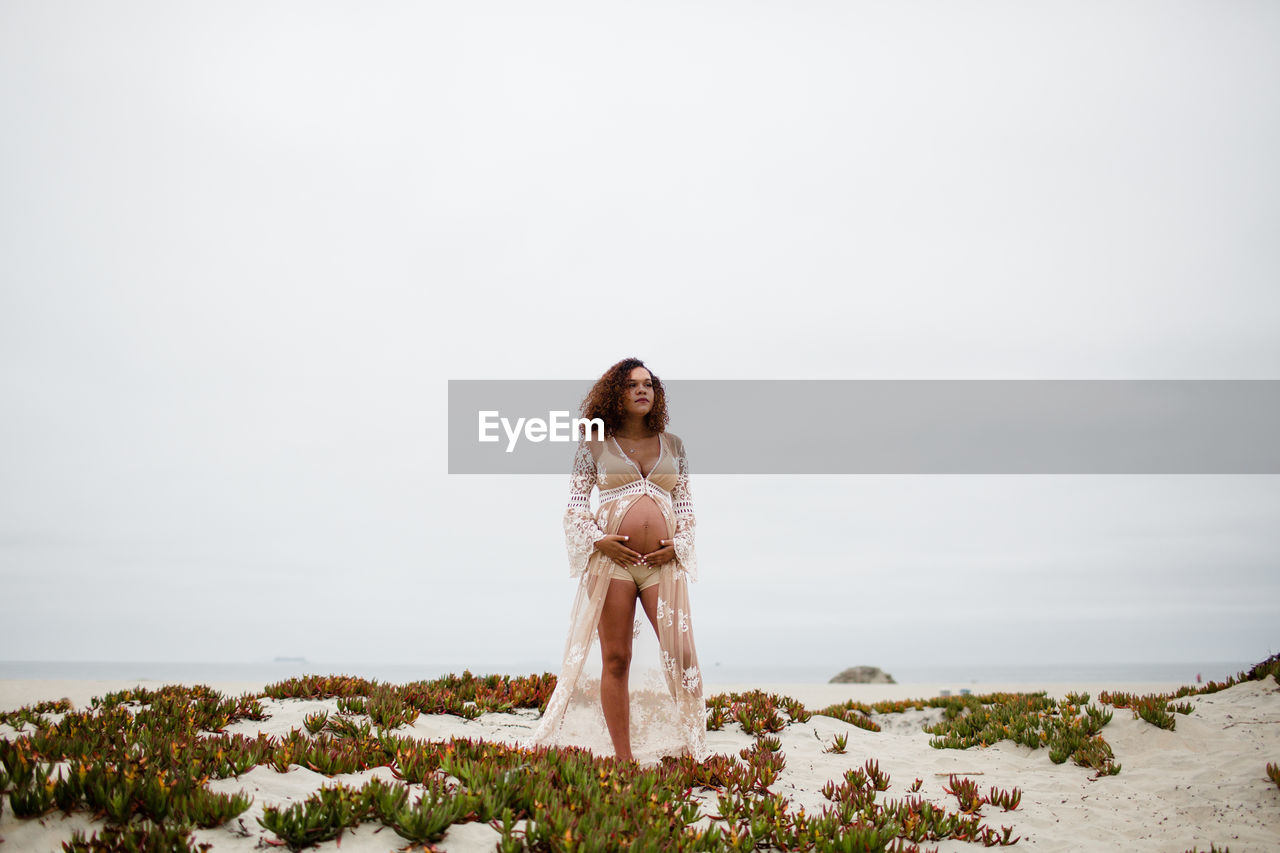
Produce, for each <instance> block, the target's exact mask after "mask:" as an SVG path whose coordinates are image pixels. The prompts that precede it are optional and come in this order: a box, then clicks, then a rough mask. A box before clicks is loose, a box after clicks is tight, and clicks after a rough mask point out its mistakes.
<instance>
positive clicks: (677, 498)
mask: <svg viewBox="0 0 1280 853" xmlns="http://www.w3.org/2000/svg"><path fill="white" fill-rule="evenodd" d="M679 455H680V473H679V476H678V477H677V478H676V487H675V489H674V490H673V491H672V492H671V503H672V507H671V508H672V509H673V510H675V514H676V535H675V542H674V543H673V544H674V545H675V548H676V559H677V560H678V561H679V562H680V565H681V566H683V567H684V570H685V572H686V573H687V574H688V576H689V580H691V581H696V580H697V579H698V555H697V553H696V552H695V551H694V549H693V533H694V527H695V525H696V519H695V518H694V517H693V495H692V494H690V493H689V458H688V457H687V456H685V453H684V443H683V442H681V443H680V445H679Z"/></svg>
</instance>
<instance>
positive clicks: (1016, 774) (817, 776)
mask: <svg viewBox="0 0 1280 853" xmlns="http://www.w3.org/2000/svg"><path fill="white" fill-rule="evenodd" d="M138 684H139V682H136V681H133V682H122V681H41V680H25V681H0V710H14V709H17V708H19V707H20V706H22V705H26V704H30V703H33V702H36V701H41V700H49V699H56V698H61V697H66V698H69V699H70V700H71V701H72V703H73V705H74V707H75V708H76V709H82V708H85V707H87V705H88V702H89V699H90V698H91V697H93V696H101V695H103V694H105V693H106V692H108V691H111V690H119V689H124V688H131V687H134V686H137V685H138ZM142 686H147V687H149V688H150V689H155V688H156V687H158V686H160V685H159V684H158V683H156V684H151V685H147V684H143V685H142ZM209 686H211V687H213V688H214V689H216V690H218V691H219V692H221V693H222V694H223V695H224V696H235V695H239V694H242V693H245V692H251V691H252V692H257V691H258V690H261V688H262V687H263V686H264V685H262V684H252V683H246V682H221V683H216V684H211V685H209ZM1177 687H1178V685H1176V684H1167V683H1161V684H1149V683H1148V684H1071V685H1046V684H1040V685H1035V684H970V685H964V688H965V689H968V690H971V691H972V692H973V693H975V694H980V693H994V692H1005V691H1007V692H1024V693H1025V692H1035V691H1041V690H1043V691H1046V692H1047V693H1048V694H1049V695H1050V696H1051V697H1053V698H1057V699H1062V698H1063V697H1065V696H1066V694H1067V693H1068V692H1075V693H1080V692H1088V693H1090V694H1091V695H1092V696H1094V697H1097V696H1098V695H1099V693H1100V691H1103V690H1107V691H1112V692H1116V691H1124V692H1128V693H1132V694H1145V693H1152V692H1171V691H1172V690H1174V689H1176V688H1177ZM749 689H760V690H764V691H766V692H769V693H776V694H779V695H782V696H790V697H793V698H795V699H798V700H799V701H801V702H802V703H804V704H805V706H806V707H807V708H808V709H810V710H815V709H818V708H822V707H825V706H827V705H830V704H831V703H835V702H841V701H846V700H856V701H860V702H867V703H871V702H879V701H886V700H905V699H912V698H925V697H930V696H938V695H941V694H942V691H951V693H952V694H953V695H955V694H957V693H959V690H960V687H959V686H957V685H938V684H929V685H924V684H888V685H884V684H877V685H831V684H761V685H743V684H709V685H707V690H706V695H708V696H712V695H715V694H717V693H722V692H723V693H729V692H735V691H736V692H742V691H745V690H749ZM1095 701H1096V699H1095ZM1185 701H1186V702H1189V703H1190V705H1191V710H1190V713H1186V714H1177V715H1176V716H1177V725H1176V729H1175V730H1173V731H1168V730H1164V729H1161V728H1158V727H1156V726H1154V725H1151V724H1149V723H1147V722H1145V721H1143V720H1140V719H1135V718H1134V715H1133V713H1132V712H1131V711H1129V710H1128V709H1115V710H1114V717H1113V719H1112V720H1111V721H1110V723H1108V724H1107V725H1106V726H1105V728H1103V729H1102V734H1103V736H1104V737H1105V739H1106V741H1107V742H1108V743H1109V744H1110V746H1111V748H1112V750H1113V751H1114V755H1115V761H1116V762H1117V763H1118V764H1120V765H1121V767H1122V769H1121V771H1120V772H1119V773H1117V774H1116V775H1112V776H1105V775H1104V776H1098V777H1096V778H1095V774H1093V773H1091V772H1090V771H1089V769H1088V768H1085V767H1081V766H1077V765H1076V764H1074V763H1072V762H1070V761H1068V762H1065V763H1062V764H1055V763H1053V762H1052V761H1050V759H1049V758H1048V756H1047V754H1046V750H1044V749H1037V750H1032V749H1030V748H1029V747H1026V746H1022V745H1018V744H1014V743H1011V742H1009V741H1001V742H998V743H995V744H993V745H990V746H986V747H985V748H982V747H972V748H969V749H964V750H959V749H936V748H933V747H931V746H930V743H929V741H930V735H929V734H928V733H926V732H924V731H922V726H923V725H925V724H931V723H935V722H937V721H938V720H940V719H941V718H942V715H943V711H942V709H940V708H924V709H920V710H909V711H906V712H903V713H884V714H874V715H872V719H874V720H875V721H876V722H877V723H878V724H879V725H880V726H881V729H882V730H881V731H878V732H874V731H868V730H865V729H863V728H860V727H858V726H854V725H851V724H849V723H847V722H844V721H842V720H839V719H836V718H834V717H830V716H821V715H815V716H813V717H811V718H810V719H809V720H808V721H806V722H794V721H793V722H791V723H790V724H789V725H787V726H786V727H785V729H783V730H782V731H781V732H779V733H778V734H777V737H778V739H779V740H780V741H781V752H782V753H783V754H784V755H785V757H786V766H785V768H784V769H783V770H782V771H781V773H780V774H779V776H778V778H777V780H776V781H775V782H774V783H773V785H772V791H773V792H774V793H776V794H780V795H782V796H783V797H785V798H787V799H788V800H790V801H791V803H792V804H793V806H803V807H804V808H805V809H806V811H809V812H817V811H819V810H820V809H822V807H823V806H824V805H825V804H827V803H828V800H827V799H826V798H824V796H823V794H822V793H821V790H822V788H823V786H824V785H825V784H827V783H828V782H830V781H836V782H838V781H839V780H841V779H842V777H843V774H844V773H845V772H846V771H848V770H852V769H855V768H859V767H862V766H863V765H864V763H865V762H866V761H867V760H868V759H874V760H875V761H877V762H878V763H879V767H880V768H881V770H882V771H883V772H885V773H887V774H888V775H889V778H890V786H889V788H888V790H887V792H886V793H885V795H884V796H887V797H903V796H905V795H906V792H907V790H908V788H909V786H910V785H911V784H912V782H913V781H914V780H916V779H919V780H921V783H920V788H919V792H918V796H920V797H922V798H924V799H925V800H927V801H929V802H932V803H934V804H936V805H938V806H948V805H950V807H952V808H954V807H955V803H956V801H955V799H954V798H952V797H951V796H950V795H948V794H947V793H946V792H945V791H944V787H945V786H946V785H947V784H948V781H949V776H950V774H967V775H968V776H969V777H970V778H972V779H974V780H975V781H976V782H977V783H978V784H979V787H980V789H981V790H984V791H985V790H986V789H987V788H989V787H991V786H995V787H998V788H1001V789H1012V788H1017V789H1019V790H1020V791H1021V793H1022V796H1021V802H1020V804H1019V805H1018V807H1017V808H1016V809H1014V810H1012V811H999V810H997V809H994V807H990V806H988V807H987V808H988V812H987V821H988V823H989V824H990V825H992V826H997V825H998V826H1009V827H1012V834H1013V836H1014V837H1017V838H1018V839H1019V841H1018V842H1017V844H1016V845H1014V846H1015V847H1016V848H1021V849H1029V850H1035V851H1041V853H1053V852H1054V851H1073V850H1139V851H1187V850H1197V849H1198V850H1204V851H1208V850H1209V849H1210V846H1211V845H1216V846H1217V848H1218V849H1225V848H1230V850H1231V851H1233V853H1247V852H1248V851H1257V853H1263V851H1274V850H1277V849H1280V787H1278V786H1277V785H1276V784H1275V783H1274V782H1272V781H1271V780H1270V779H1268V777H1267V772H1266V765H1267V763H1268V762H1280V685H1277V683H1276V682H1275V680H1273V679H1272V678H1269V677H1268V678H1266V679H1263V680H1259V681H1244V682H1241V683H1239V684H1235V685H1234V686H1231V687H1229V688H1226V689H1224V690H1221V691H1218V692H1215V693H1211V694H1207V695H1197V696H1190V697H1187V698H1186V699H1185ZM337 702H338V700H336V699H332V698H330V699H280V700H275V699H270V698H266V699H263V700H262V706H263V709H264V710H265V712H266V718H265V719H263V720H260V721H253V720H244V719H242V720H237V721H235V722H233V723H231V724H229V725H228V726H227V727H226V731H227V732H228V733H231V734H235V733H241V734H245V735H248V736H251V737H252V736H254V735H256V734H257V733H259V732H263V733H266V734H269V735H273V736H276V737H282V736H285V735H287V734H288V733H289V732H290V731H291V730H293V729H302V728H303V725H304V718H305V717H306V716H307V715H308V714H312V713H314V712H316V711H320V710H327V711H329V712H330V713H336V711H337V710H338V709H337ZM57 716H58V715H49V718H50V719H56V718H57ZM536 719H537V710H536V709H534V708H516V709H514V710H513V711H512V712H509V713H485V714H482V715H481V716H479V717H478V718H477V719H474V720H467V719H464V718H462V717H459V716H454V715H447V714H431V715H427V714H424V715H422V716H419V717H418V718H417V719H416V720H415V721H414V722H413V723H412V725H407V726H403V727H401V728H400V729H399V733H401V734H408V735H411V736H412V737H413V738H415V739H423V740H443V739H448V738H451V737H455V736H456V737H465V738H472V739H482V740H485V741H492V742H503V743H514V742H515V740H516V739H517V738H519V737H522V736H523V735H525V734H527V733H528V732H529V731H530V730H531V729H532V727H533V725H534V724H535V722H536ZM30 731H31V728H30V727H29V726H28V727H27V729H26V732H27V733H30ZM837 735H844V736H846V737H847V747H846V751H845V753H844V754H837V753H831V752H824V747H825V746H826V745H828V744H830V743H831V742H832V740H833V739H834V738H835V737H836V736H837ZM19 736H20V734H19V732H18V731H16V730H15V729H14V728H12V727H10V726H5V725H0V737H2V738H4V739H6V740H13V739H14V738H16V737H19ZM754 742H755V738H754V737H753V736H751V735H748V734H746V733H744V732H743V731H742V730H741V727H740V726H739V725H738V724H736V723H732V724H727V725H725V727H724V728H723V729H722V730H719V731H709V732H708V744H709V746H710V747H711V749H712V750H713V751H714V752H716V753H721V754H725V755H728V756H737V755H738V753H739V750H742V749H745V748H747V747H750V746H751V745H752V744H753V743H754ZM373 777H378V778H382V779H384V780H387V781H391V780H393V778H394V777H393V775H392V773H391V771H390V769H389V768H387V767H375V768H373V769H370V770H366V771H362V772H360V773H352V774H337V775H334V776H326V775H323V774H321V773H317V772H314V771H312V770H310V769H306V768H303V767H299V766H296V765H295V766H293V767H291V768H290V770H289V772H287V773H279V772H276V771H275V770H274V769H272V768H271V767H269V766H258V767H254V768H253V769H251V770H249V771H248V772H245V773H243V774H241V775H240V776H236V777H230V778H224V779H214V780H212V781H210V782H208V784H207V787H208V788H209V789H211V790H214V791H219V792H235V791H240V790H243V791H245V792H246V793H248V794H250V795H252V797H253V798H254V801H253V804H252V805H251V806H250V807H249V809H248V811H247V812H245V813H244V814H242V815H240V817H239V818H238V819H237V820H232V821H230V822H229V823H228V824H227V825H226V826H224V827H218V828H214V829H198V830H196V831H195V832H194V838H195V839H196V840H197V841H198V842H209V843H212V844H213V849H216V850H243V851H248V850H253V849H257V848H259V847H260V839H271V838H272V835H271V833H269V832H268V831H267V830H265V829H263V828H262V827H261V826H260V825H259V824H258V822H257V819H256V818H257V817H258V816H260V815H261V814H262V809H263V807H264V806H267V805H281V804H287V803H289V802H291V801H297V800H300V799H303V798H305V797H306V796H307V795H308V794H310V793H312V792H314V791H316V790H318V789H320V788H321V787H322V786H325V785H330V784H332V783H333V782H343V783H345V784H349V785H356V786H359V785H362V784H363V783H364V782H365V781H367V780H368V779H370V778H373ZM700 802H701V803H702V806H703V812H704V814H707V813H713V812H714V811H715V798H714V792H712V793H710V794H704V795H702V796H701V798H700ZM6 806H7V804H6ZM241 825H243V827H244V828H245V830H247V831H242V830H241V829H240V826H241ZM100 827H101V823H95V822H93V821H91V820H90V819H89V816H88V815H87V814H86V812H85V811H75V812H72V813H71V814H70V815H64V814H63V813H62V812H60V811H58V810H54V811H52V812H50V813H48V814H45V815H44V816H42V817H40V818H33V819H20V818H17V817H15V816H14V814H13V809H12V808H9V807H6V808H5V809H4V812H3V815H2V816H0V838H3V839H4V848H3V849H5V850H8V851H27V850H31V851H42V850H60V849H61V844H62V842H63V841H66V840H69V839H70V838H71V834H72V832H73V831H74V830H82V831H85V832H86V835H87V834H88V833H89V832H91V831H92V830H94V829H98V828H100ZM498 837H499V835H498V832H497V830H495V829H494V828H492V827H491V826H489V825H487V824H484V823H479V822H471V823H459V824H454V825H453V826H452V827H451V828H450V829H449V830H448V832H447V833H446V835H445V836H444V838H443V840H441V841H440V842H438V843H437V845H436V846H437V847H438V849H441V850H447V851H481V850H484V851H489V850H494V849H495V845H496V842H497V839H498ZM405 845H406V842H405V841H404V839H402V838H400V837H399V836H397V835H396V834H395V833H393V832H388V831H383V828H382V827H378V826H377V825H376V824H362V825H360V826H358V827H356V828H354V829H352V830H350V831H348V832H346V833H344V834H343V836H342V837H341V846H340V847H339V845H338V842H337V841H327V842H324V843H322V844H321V845H320V846H319V848H318V849H321V850H337V849H341V850H344V851H348V853H351V851H357V853H358V852H359V851H375V850H377V851H383V850H396V849H402V848H404V847H405ZM975 846H980V845H974V844H972V843H969V842H964V841H958V840H953V839H952V840H944V841H941V842H936V843H926V844H923V845H922V849H934V848H936V849H938V850H939V851H944V853H945V851H958V850H972V849H975Z"/></svg>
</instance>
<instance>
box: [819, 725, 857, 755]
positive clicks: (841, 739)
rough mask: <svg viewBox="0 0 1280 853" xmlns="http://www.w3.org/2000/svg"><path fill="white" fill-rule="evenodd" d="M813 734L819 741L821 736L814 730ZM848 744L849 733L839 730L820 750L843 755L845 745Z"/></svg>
mask: <svg viewBox="0 0 1280 853" xmlns="http://www.w3.org/2000/svg"><path fill="white" fill-rule="evenodd" d="M813 736H814V737H815V738H817V739H818V742H819V743H821V742H822V738H821V736H819V735H818V733H817V732H816V731H815V732H814V733H813ZM848 745H849V735H848V734H847V733H846V732H840V733H839V734H837V735H834V736H833V737H832V739H831V743H830V744H829V745H828V746H826V747H823V750H822V751H823V752H831V753H835V754H836V755H844V753H845V747H846V746H848Z"/></svg>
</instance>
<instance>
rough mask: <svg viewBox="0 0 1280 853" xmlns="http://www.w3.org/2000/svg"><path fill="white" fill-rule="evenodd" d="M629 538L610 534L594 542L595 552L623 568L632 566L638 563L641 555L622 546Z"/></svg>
mask: <svg viewBox="0 0 1280 853" xmlns="http://www.w3.org/2000/svg"><path fill="white" fill-rule="evenodd" d="M630 538H631V537H630V536H619V535H618V534H617V533H610V534H608V535H606V536H605V537H604V538H603V539H598V540H596V550H597V551H599V552H600V553H601V554H604V555H605V556H606V557H608V558H609V559H611V560H614V561H615V562H618V563H621V564H622V565H624V566H634V565H636V564H637V563H639V562H640V556H641V555H640V554H639V553H638V552H636V551H632V550H631V549H630V548H628V547H627V546H626V545H623V544H622V543H623V542H626V541H627V540H628V539H630Z"/></svg>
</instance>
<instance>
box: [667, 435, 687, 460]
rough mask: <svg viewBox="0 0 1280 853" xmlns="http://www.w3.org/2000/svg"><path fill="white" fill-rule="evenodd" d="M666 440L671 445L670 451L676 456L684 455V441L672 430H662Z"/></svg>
mask: <svg viewBox="0 0 1280 853" xmlns="http://www.w3.org/2000/svg"><path fill="white" fill-rule="evenodd" d="M663 435H665V436H666V437H667V442H668V443H669V444H670V445H671V452H672V453H674V454H675V455H676V456H684V441H683V440H682V439H681V438H680V436H678V435H676V434H675V433H674V432H664V433H663Z"/></svg>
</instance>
